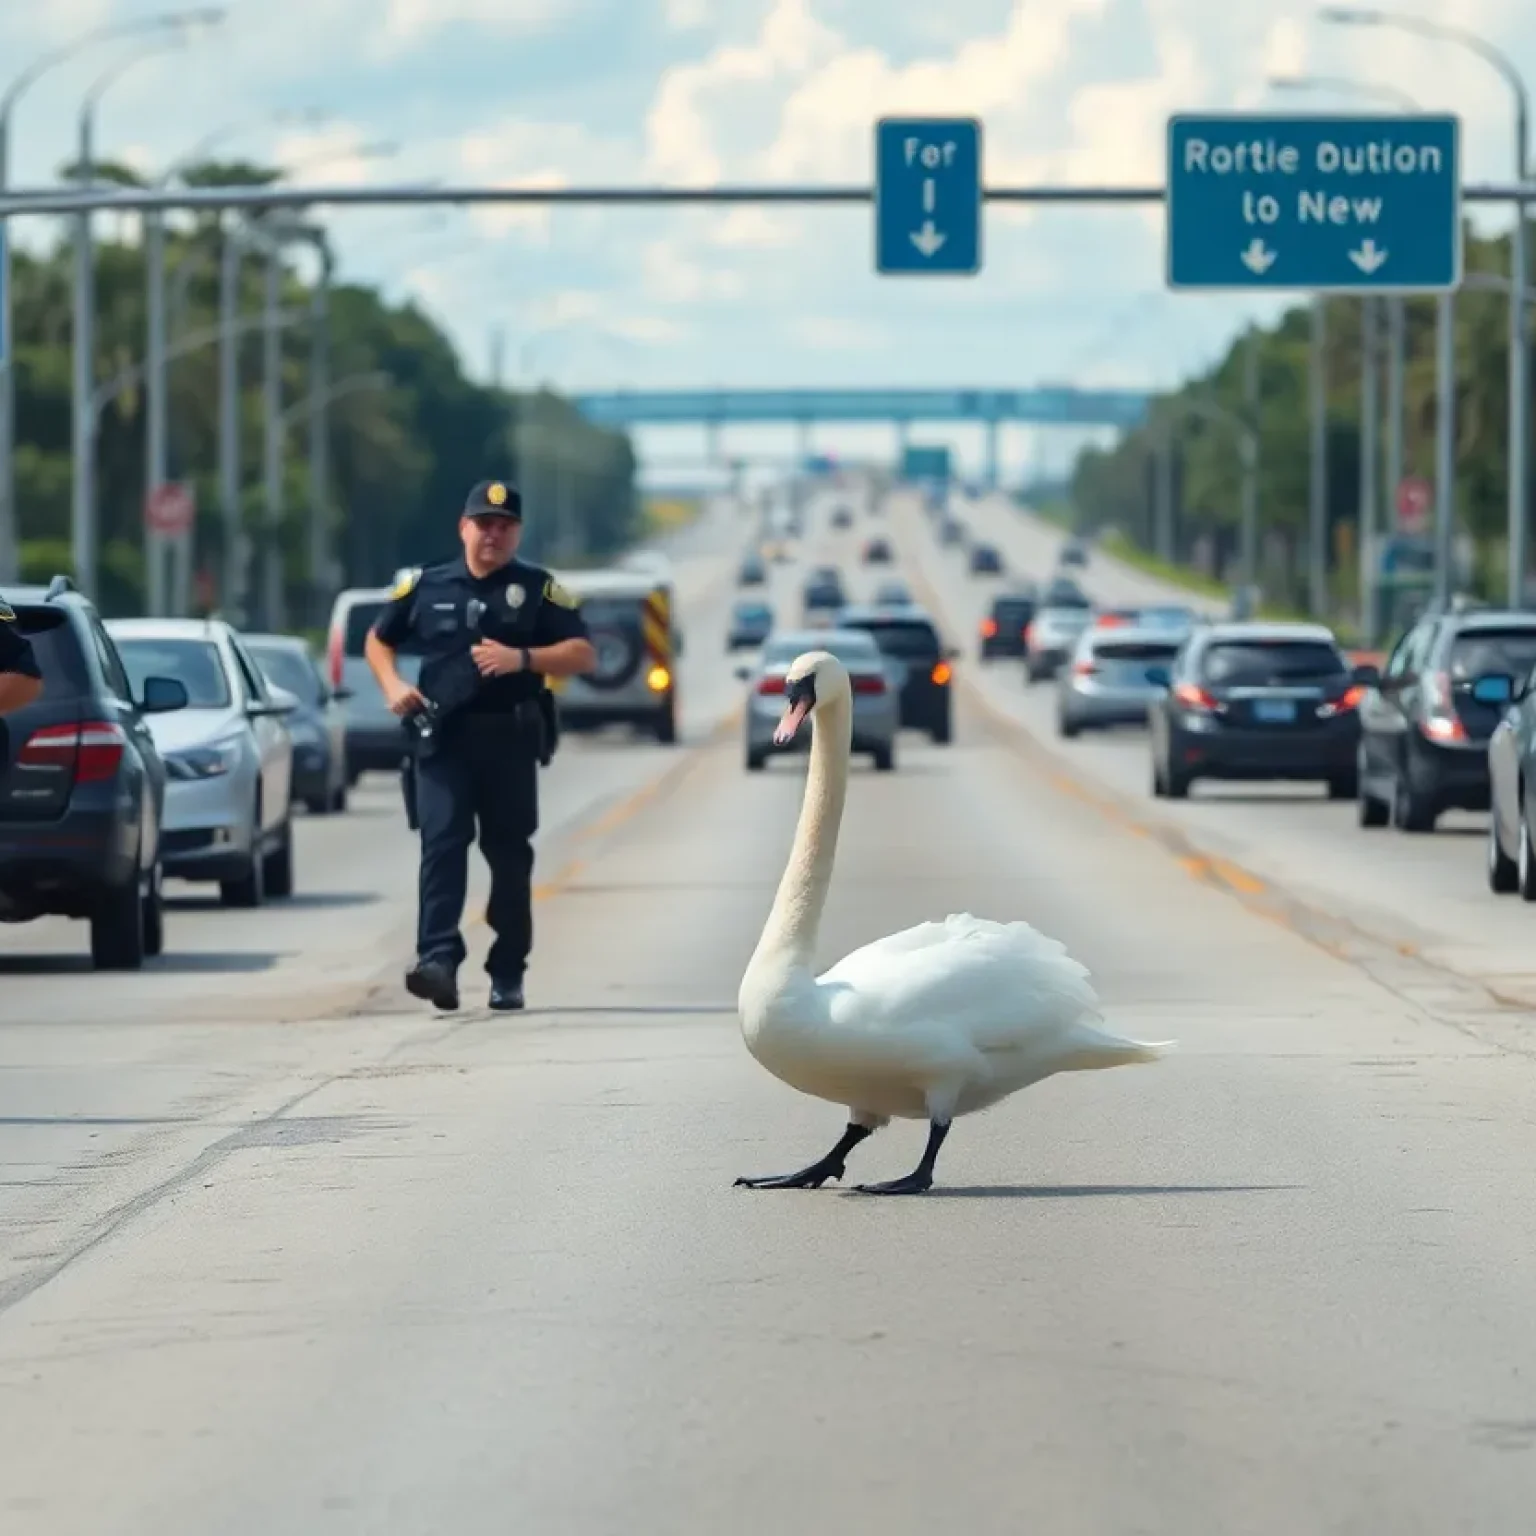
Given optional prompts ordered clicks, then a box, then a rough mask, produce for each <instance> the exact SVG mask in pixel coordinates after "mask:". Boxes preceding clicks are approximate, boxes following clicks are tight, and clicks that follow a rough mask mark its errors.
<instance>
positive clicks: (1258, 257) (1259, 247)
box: [1243, 236, 1278, 277]
mask: <svg viewBox="0 0 1536 1536" xmlns="http://www.w3.org/2000/svg"><path fill="white" fill-rule="evenodd" d="M1277 254H1278V253H1277V252H1275V251H1272V250H1270V249H1269V247H1268V246H1266V245H1265V244H1264V242H1263V241H1262V240H1260V239H1259V238H1258V236H1255V237H1254V238H1253V239H1252V240H1250V241H1249V242H1248V249H1247V250H1246V251H1244V252H1243V265H1244V266H1245V267H1247V268H1248V270H1249V271H1250V272H1252V273H1253V274H1254V276H1255V277H1263V276H1264V274H1265V273H1266V272H1268V271H1269V269H1270V268H1271V267H1272V266H1274V264H1275V260H1276V256H1277Z"/></svg>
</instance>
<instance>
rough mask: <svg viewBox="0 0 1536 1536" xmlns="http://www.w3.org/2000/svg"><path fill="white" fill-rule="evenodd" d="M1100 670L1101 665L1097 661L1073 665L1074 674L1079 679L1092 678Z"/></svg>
mask: <svg viewBox="0 0 1536 1536" xmlns="http://www.w3.org/2000/svg"><path fill="white" fill-rule="evenodd" d="M1098 670H1099V665H1098V663H1097V662H1095V661H1074V662H1073V663H1072V671H1073V674H1074V675H1075V676H1077V677H1091V676H1092V675H1093V674H1094V673H1095V672H1097V671H1098Z"/></svg>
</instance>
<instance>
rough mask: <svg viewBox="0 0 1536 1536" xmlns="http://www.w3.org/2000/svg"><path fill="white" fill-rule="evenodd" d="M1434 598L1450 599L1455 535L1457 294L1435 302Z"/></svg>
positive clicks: (1441, 601) (1442, 600)
mask: <svg viewBox="0 0 1536 1536" xmlns="http://www.w3.org/2000/svg"><path fill="white" fill-rule="evenodd" d="M1435 323H1436V328H1437V334H1436V337H1435V377H1436V388H1435V394H1436V397H1437V399H1438V411H1437V418H1438V419H1437V420H1436V422H1435V601H1436V602H1437V603H1438V604H1440V605H1441V606H1444V605H1446V604H1448V603H1449V602H1450V600H1451V592H1452V588H1453V586H1454V583H1453V582H1452V580H1451V559H1452V556H1453V554H1454V551H1455V538H1456V297H1455V295H1454V294H1450V293H1442V294H1440V295H1439V296H1438V297H1437V299H1436V301H1435Z"/></svg>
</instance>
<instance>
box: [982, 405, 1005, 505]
mask: <svg viewBox="0 0 1536 1536" xmlns="http://www.w3.org/2000/svg"><path fill="white" fill-rule="evenodd" d="M1001 435H1002V423H1001V422H997V421H989V422H988V423H987V445H986V453H987V467H986V481H985V483H986V487H987V489H988V490H989V491H995V490H996V489H997V487H998V480H999V472H998V446H999V442H998V440H999V438H1000V437H1001Z"/></svg>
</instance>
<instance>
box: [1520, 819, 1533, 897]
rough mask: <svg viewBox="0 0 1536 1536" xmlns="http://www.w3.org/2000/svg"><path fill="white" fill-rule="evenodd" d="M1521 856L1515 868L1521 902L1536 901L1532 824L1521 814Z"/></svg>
mask: <svg viewBox="0 0 1536 1536" xmlns="http://www.w3.org/2000/svg"><path fill="white" fill-rule="evenodd" d="M1519 853H1520V856H1519V858H1518V860H1517V861H1516V864H1515V868H1516V870H1517V872H1518V875H1519V886H1520V899H1521V901H1536V848H1533V847H1532V846H1531V828H1530V823H1529V822H1527V821H1526V819H1525V813H1524V811H1522V812H1521V813H1520V849H1519Z"/></svg>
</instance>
